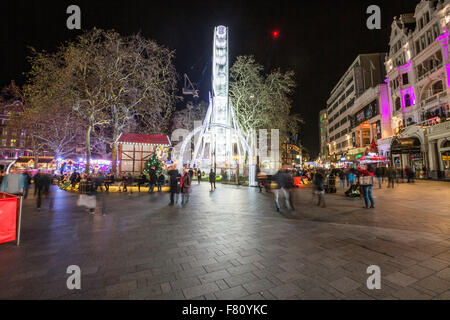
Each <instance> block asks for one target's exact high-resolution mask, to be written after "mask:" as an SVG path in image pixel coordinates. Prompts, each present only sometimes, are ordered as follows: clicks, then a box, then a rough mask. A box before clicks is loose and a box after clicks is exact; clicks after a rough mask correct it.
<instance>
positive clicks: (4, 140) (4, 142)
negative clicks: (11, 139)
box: [2, 139, 6, 147]
mask: <svg viewBox="0 0 450 320" xmlns="http://www.w3.org/2000/svg"><path fill="white" fill-rule="evenodd" d="M2 145H3V146H4V147H6V139H2Z"/></svg>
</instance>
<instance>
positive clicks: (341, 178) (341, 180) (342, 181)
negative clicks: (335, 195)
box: [339, 169, 345, 190]
mask: <svg viewBox="0 0 450 320" xmlns="http://www.w3.org/2000/svg"><path fill="white" fill-rule="evenodd" d="M339 183H340V185H341V190H344V189H345V172H344V170H342V169H341V170H340V171H339Z"/></svg>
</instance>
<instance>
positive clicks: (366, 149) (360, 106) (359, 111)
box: [346, 84, 392, 160]
mask: <svg viewBox="0 0 450 320" xmlns="http://www.w3.org/2000/svg"><path fill="white" fill-rule="evenodd" d="M389 110H390V108H389V95H388V87H387V85H386V84H377V85H375V86H374V87H371V88H369V89H367V90H366V91H365V92H364V93H363V94H362V95H361V96H359V97H358V98H357V99H356V100H355V103H354V105H353V107H352V108H351V109H350V111H349V113H350V116H349V117H350V128H351V139H352V146H353V149H350V150H348V152H347V154H346V159H347V160H356V159H358V158H359V157H361V156H363V155H366V154H368V153H379V155H381V156H386V154H384V153H383V151H382V150H378V140H380V139H382V138H385V137H389V136H390V135H391V131H392V130H391V125H390V116H389Z"/></svg>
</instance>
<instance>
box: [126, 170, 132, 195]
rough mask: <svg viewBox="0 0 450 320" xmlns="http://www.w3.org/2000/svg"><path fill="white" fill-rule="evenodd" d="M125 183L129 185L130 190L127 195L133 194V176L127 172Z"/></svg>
mask: <svg viewBox="0 0 450 320" xmlns="http://www.w3.org/2000/svg"><path fill="white" fill-rule="evenodd" d="M127 185H128V186H130V192H128V195H129V196H131V195H132V194H133V176H132V175H131V173H128V177H127Z"/></svg>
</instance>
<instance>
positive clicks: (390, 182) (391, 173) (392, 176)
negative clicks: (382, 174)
mask: <svg viewBox="0 0 450 320" xmlns="http://www.w3.org/2000/svg"><path fill="white" fill-rule="evenodd" d="M386 174H387V177H388V188H390V187H391V186H392V188H394V182H395V178H396V173H395V170H394V168H392V167H390V168H389V169H388V170H387V173H386Z"/></svg>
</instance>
